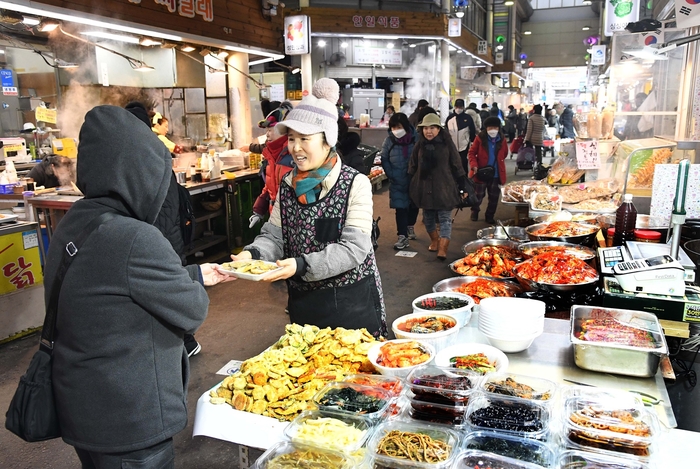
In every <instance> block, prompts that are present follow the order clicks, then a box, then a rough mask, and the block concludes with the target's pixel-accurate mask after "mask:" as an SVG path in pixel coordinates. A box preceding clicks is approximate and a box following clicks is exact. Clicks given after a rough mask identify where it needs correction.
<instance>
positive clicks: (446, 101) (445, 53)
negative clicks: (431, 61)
mask: <svg viewBox="0 0 700 469" xmlns="http://www.w3.org/2000/svg"><path fill="white" fill-rule="evenodd" d="M440 81H441V82H442V87H441V88H440V93H439V94H438V96H440V117H441V120H442V122H443V123H444V122H445V119H447V115H448V114H449V113H450V45H449V44H448V43H447V41H440ZM444 93H447V96H445V95H444Z"/></svg>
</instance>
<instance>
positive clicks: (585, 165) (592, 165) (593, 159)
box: [576, 140, 600, 169]
mask: <svg viewBox="0 0 700 469" xmlns="http://www.w3.org/2000/svg"><path fill="white" fill-rule="evenodd" d="M576 164H577V166H578V169H598V168H600V155H599V153H598V140H590V141H585V142H576Z"/></svg>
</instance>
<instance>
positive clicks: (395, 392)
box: [343, 373, 403, 397]
mask: <svg viewBox="0 0 700 469" xmlns="http://www.w3.org/2000/svg"><path fill="white" fill-rule="evenodd" d="M343 383H354V384H360V385H362V386H373V387H379V388H382V389H384V390H385V391H387V392H388V393H389V394H391V395H392V396H395V397H398V396H399V395H401V392H402V391H403V382H402V381H401V379H400V378H397V377H396V376H384V375H369V374H364V373H358V374H355V375H349V376H346V377H345V379H344V380H343Z"/></svg>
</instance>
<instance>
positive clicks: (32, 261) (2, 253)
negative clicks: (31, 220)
mask: <svg viewBox="0 0 700 469" xmlns="http://www.w3.org/2000/svg"><path fill="white" fill-rule="evenodd" d="M37 236H38V235H37V231H36V230H29V231H24V232H18V233H10V234H7V235H4V236H0V295H4V294H5V293H12V292H15V291H18V290H22V289H24V288H28V287H31V286H34V285H39V284H41V283H43V281H44V277H43V275H42V273H41V258H40V257H39V239H38V237H37Z"/></svg>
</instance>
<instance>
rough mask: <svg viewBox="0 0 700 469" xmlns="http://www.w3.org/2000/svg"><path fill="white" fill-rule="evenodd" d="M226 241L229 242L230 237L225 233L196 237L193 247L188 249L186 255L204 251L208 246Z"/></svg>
mask: <svg viewBox="0 0 700 469" xmlns="http://www.w3.org/2000/svg"><path fill="white" fill-rule="evenodd" d="M225 242H228V238H227V237H226V236H223V235H213V236H204V237H202V238H199V239H195V240H194V243H193V247H192V249H190V250H189V251H187V252H186V253H185V256H191V255H192V254H194V253H195V252H198V251H204V250H205V249H207V248H210V247H212V246H216V245H217V244H219V243H225Z"/></svg>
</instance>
